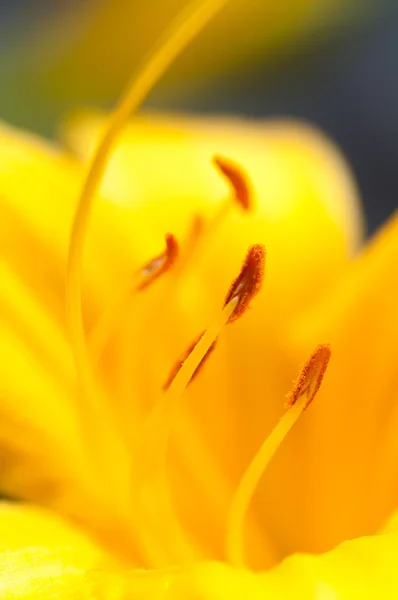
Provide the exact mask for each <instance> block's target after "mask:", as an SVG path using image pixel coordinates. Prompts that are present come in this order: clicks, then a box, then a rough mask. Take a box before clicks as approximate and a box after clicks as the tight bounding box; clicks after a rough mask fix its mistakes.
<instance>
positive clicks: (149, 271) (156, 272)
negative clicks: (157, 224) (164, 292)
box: [136, 233, 178, 291]
mask: <svg viewBox="0 0 398 600" xmlns="http://www.w3.org/2000/svg"><path fill="white" fill-rule="evenodd" d="M177 257H178V243H177V240H176V238H175V237H174V235H172V234H171V233H167V234H166V248H165V250H164V252H162V254H159V256H156V257H155V258H152V259H151V260H150V261H149V262H148V263H147V264H146V265H144V266H143V267H141V269H140V272H139V273H140V275H141V276H143V279H142V281H141V282H140V283H139V284H138V285H137V288H136V289H137V290H138V291H141V290H144V289H145V288H147V287H148V286H149V285H151V284H152V282H153V281H154V280H155V279H157V278H158V277H159V276H160V275H163V274H164V273H165V272H166V271H168V270H169V269H170V268H171V267H172V265H173V264H174V263H175V261H176V259H177Z"/></svg>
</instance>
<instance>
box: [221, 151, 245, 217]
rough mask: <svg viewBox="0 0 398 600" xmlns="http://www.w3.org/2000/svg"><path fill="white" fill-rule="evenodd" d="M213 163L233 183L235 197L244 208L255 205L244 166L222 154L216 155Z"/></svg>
mask: <svg viewBox="0 0 398 600" xmlns="http://www.w3.org/2000/svg"><path fill="white" fill-rule="evenodd" d="M213 163H214V165H215V166H216V167H217V169H218V170H219V171H220V173H221V174H222V175H224V177H226V179H228V181H229V183H230V184H231V185H232V188H233V192H234V196H235V199H236V200H237V202H238V203H239V204H240V206H241V207H242V208H243V210H251V208H252V206H253V201H252V192H251V186H250V183H249V178H248V176H247V174H246V173H245V172H244V171H243V169H242V167H240V166H239V165H237V164H236V163H234V162H233V161H231V160H230V159H228V158H224V157H222V156H215V157H214V158H213Z"/></svg>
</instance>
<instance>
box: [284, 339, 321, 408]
mask: <svg viewBox="0 0 398 600" xmlns="http://www.w3.org/2000/svg"><path fill="white" fill-rule="evenodd" d="M330 355H331V349H330V345H329V344H320V345H319V346H318V347H317V348H316V349H315V351H314V352H313V353H312V355H311V356H310V358H309V359H308V360H307V362H306V363H305V365H304V367H303V368H302V370H301V373H300V375H299V377H298V378H297V381H296V383H295V384H294V386H293V388H292V390H291V392H290V393H289V395H288V399H287V405H288V408H291V407H292V406H294V405H295V404H296V402H297V401H298V399H299V398H303V397H304V396H306V401H305V405H304V407H303V410H306V409H307V408H308V406H309V405H310V404H311V402H312V401H313V399H314V398H315V396H316V394H317V392H318V390H319V388H320V385H321V383H322V379H323V376H324V374H325V371H326V367H327V366H328V362H329V359H330Z"/></svg>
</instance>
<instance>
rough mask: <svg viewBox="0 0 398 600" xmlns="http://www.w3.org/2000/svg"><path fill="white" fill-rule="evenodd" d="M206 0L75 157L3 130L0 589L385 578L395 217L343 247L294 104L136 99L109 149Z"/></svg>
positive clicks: (34, 592)
mask: <svg viewBox="0 0 398 600" xmlns="http://www.w3.org/2000/svg"><path fill="white" fill-rule="evenodd" d="M216 4H217V3H215V2H214V1H213V0H211V1H209V2H207V3H204V4H203V6H201V7H200V8H199V9H198V10H196V9H197V7H196V8H195V12H193V13H192V14H190V15H188V18H187V20H184V21H183V22H182V23H179V24H177V26H176V28H175V30H174V32H172V35H171V37H168V38H167V39H166V45H165V46H161V47H160V48H159V49H157V50H156V51H155V53H154V54H153V56H152V58H151V59H150V60H149V62H148V63H147V64H146V65H145V66H144V68H143V71H141V73H140V74H139V76H138V77H137V79H135V80H134V83H133V85H132V87H131V88H129V90H128V92H127V95H126V97H125V99H124V100H123V101H122V102H121V104H120V106H119V108H118V109H117V110H116V111H115V113H114V114H113V115H112V116H111V118H110V119H106V120H105V121H104V120H103V118H102V117H101V116H98V115H97V116H95V115H92V116H91V117H89V118H79V119H75V120H74V121H72V122H70V123H69V124H68V126H66V127H65V131H64V132H63V135H64V139H65V140H66V142H67V144H68V146H69V149H70V150H73V151H74V152H73V153H72V152H69V153H67V152H66V151H64V150H61V149H59V148H54V147H52V146H50V145H46V144H45V143H44V142H43V141H41V140H38V139H35V138H34V137H32V136H28V135H25V134H22V133H17V132H15V131H12V130H10V129H7V128H6V127H5V126H3V127H2V130H1V136H0V153H1V156H0V158H1V162H0V165H1V167H0V168H1V170H2V171H1V172H2V174H3V177H2V178H1V184H0V186H1V187H0V198H1V202H0V211H1V220H0V222H1V237H0V242H1V255H2V261H1V263H0V265H1V270H0V277H1V287H0V289H1V294H0V309H1V317H2V318H1V329H0V344H1V346H0V348H1V351H2V361H1V376H0V382H1V404H0V410H1V415H2V420H1V427H0V440H1V454H0V456H1V459H2V462H1V466H2V469H1V476H0V487H1V489H2V491H3V493H5V494H7V495H9V496H12V497H14V498H16V499H18V500H19V502H18V503H6V502H4V503H3V504H2V505H1V508H0V540H1V542H0V569H1V574H0V590H1V598H2V599H4V600H8V599H15V598H30V599H34V598H37V599H38V598H41V599H42V598H51V597H57V598H61V599H71V598H76V599H77V598H79V599H85V598H87V599H88V598H103V599H104V600H108V599H109V600H111V599H112V600H113V599H115V598H116V599H119V598H120V599H127V598H134V599H137V598H138V599H139V598H143V599H144V598H145V599H147V598H149V599H150V598H155V597H156V598H166V599H170V600H178V599H181V600H182V599H183V598H197V599H203V600H213V599H214V600H216V599H220V600H224V598H241V597H246V596H247V597H249V598H252V599H254V598H267V597H270V598H287V597H291V598H302V599H306V598H308V599H330V598H334V599H345V598H347V599H348V598H350V599H352V598H361V599H363V598H375V597H380V596H381V597H383V598H392V597H395V596H396V594H397V591H398V581H397V578H396V576H395V561H396V556H397V552H398V538H397V533H396V531H397V527H396V519H394V511H395V509H396V500H397V498H396V491H395V488H396V485H395V483H396V441H395V437H396V436H395V432H396V418H397V414H396V407H395V405H394V400H395V398H394V394H395V388H396V368H395V354H396V346H397V342H396V340H397V333H398V332H397V319H396V315H395V312H396V304H397V297H398V281H397V271H396V263H397V255H398V221H397V217H393V219H392V220H391V222H390V223H389V224H388V225H387V226H386V227H385V228H384V230H383V231H381V232H380V233H379V234H378V236H377V237H376V238H375V240H372V241H371V242H370V244H369V246H368V247H367V248H366V249H364V250H361V251H360V252H359V253H358V246H359V245H360V242H361V229H362V228H361V222H360V216H359V210H358V205H357V198H356V192H355V186H354V185H353V183H352V181H351V177H350V175H349V173H348V170H347V168H346V166H345V164H344V161H343V160H342V158H341V157H340V155H339V153H338V151H337V150H336V149H335V148H334V147H333V146H332V144H331V143H330V142H328V141H327V140H325V139H324V138H323V136H322V135H321V134H320V133H318V132H316V131H314V130H312V129H311V128H310V127H308V126H305V125H299V124H293V123H286V122H275V123H267V124H258V123H256V124H254V123H250V122H247V123H244V122H240V121H235V122H234V121H232V120H225V121H222V122H221V121H219V120H217V121H213V120H211V119H208V120H200V119H196V120H195V119H188V118H174V119H172V118H166V117H161V116H148V117H140V118H136V119H134V120H133V121H132V122H131V123H130V125H129V126H128V128H127V130H126V132H125V133H124V135H123V136H122V137H121V139H120V143H119V145H118V147H117V149H116V151H115V153H114V155H113V156H112V158H111V159H110V153H111V151H112V147H113V144H114V141H115V138H116V135H117V134H118V133H119V131H120V129H121V127H122V126H123V124H124V122H125V120H126V119H127V118H128V114H129V110H130V109H131V108H133V107H134V106H136V105H137V104H138V102H139V101H140V100H141V99H142V97H143V96H144V95H145V93H146V92H147V91H148V89H150V87H151V85H152V84H153V82H154V81H155V80H156V78H157V77H158V76H159V75H160V74H161V72H162V71H163V70H164V68H165V67H166V66H167V64H168V63H169V62H170V61H171V60H172V58H173V57H174V56H175V55H176V54H177V52H178V51H179V50H180V49H181V48H182V47H183V46H184V45H185V44H186V43H187V42H188V41H189V39H190V38H191V37H192V36H193V35H194V34H195V32H196V30H197V29H199V28H200V26H201V25H203V24H204V23H205V22H206V20H207V19H208V18H209V17H210V16H211V13H212V11H213V10H214V9H215V8H216ZM219 4H220V5H221V4H222V0H220V2H219ZM101 132H102V133H101ZM99 138H100V140H101V141H100V142H99V144H98V143H97V142H98V139H99ZM94 147H96V151H94V156H91V155H92V152H93V149H94ZM215 153H216V155H217V156H216V159H215V166H216V169H214V170H212V168H211V166H210V160H211V158H212V156H214V154H215ZM90 156H91V161H92V162H91V165H92V166H91V167H90V168H88V169H86V171H87V173H86V177H85V184H84V186H83V191H82V192H81V194H80V201H79V203H78V206H77V210H76V213H75V215H74V209H75V206H74V198H75V197H76V196H77V194H78V188H79V183H80V180H81V177H82V175H83V174H84V170H85V167H84V163H85V161H86V160H87V159H88V158H89V157H90ZM224 156H228V158H224ZM77 157H79V158H77ZM229 157H233V160H231V158H229ZM107 166H108V169H107V172H106V176H105V178H104V180H103V182H102V188H101V189H100V190H98V187H99V185H100V183H101V177H102V174H103V170H104V169H105V167H107ZM217 170H218V173H217ZM213 171H214V172H213ZM246 171H247V173H246ZM220 175H222V176H223V178H224V179H226V181H227V183H228V184H229V186H230V190H231V192H230V194H229V195H228V196H227V197H226V199H225V200H220V198H222V195H223V194H225V182H223V181H222V178H221V177H220ZM223 186H224V187H223ZM94 200H95V202H94ZM165 234H166V250H165V251H164V250H162V249H161V244H162V243H163V242H161V240H162V239H163V238H164V235H165ZM264 246H266V248H267V258H266V262H265V279H264V284H263V289H262V290H260V286H261V283H262V277H263V268H264V257H265V251H264ZM248 248H249V251H248ZM68 249H69V250H68ZM83 250H84V253H83ZM246 253H247V254H246ZM83 254H84V256H83ZM245 254H246V260H245V262H244V263H243V267H242V261H243V260H244V257H245ZM83 258H84V260H83ZM65 273H66V290H67V294H66V311H65V299H64V279H65ZM231 284H232V285H231ZM254 296H255V297H254ZM82 300H83V304H82V303H81V301H82ZM249 304H250V305H252V310H250V311H249V310H248V308H249ZM238 313H239V314H238ZM238 316H239V317H240V318H239V319H237V317H238ZM209 324H210V325H209ZM202 332H204V333H202ZM198 335H199V338H198ZM194 340H195V343H194V344H192V342H193V341H194ZM215 342H217V344H216V345H215V346H214V343H215ZM329 343H330V344H331V346H332V348H333V357H332V359H331V361H330V367H329V366H328V362H329V356H330V346H329ZM187 348H189V350H188V351H187ZM181 356H182V358H181V359H179V357H181ZM203 362H205V365H204V368H203V369H202V370H201V372H200V374H198V368H199V367H200V366H203V365H202V363H203ZM300 364H304V367H302V368H301V371H300ZM326 367H328V369H327V372H326V376H325V379H324V381H323V382H322V378H323V375H324V372H325V369H326ZM195 374H197V375H198V376H197V377H196V378H195V381H192V383H191V385H189V384H190V382H191V380H192V379H193V377H194V376H195ZM294 378H297V381H296V383H295V384H294V386H293V388H292V384H291V382H292V380H293V379H294ZM321 383H322V386H321V389H319V387H320V385H321ZM188 385H189V387H188ZM162 386H163V389H162ZM186 388H187V389H186ZM290 388H292V391H291V392H290V395H289V398H288V403H287V404H288V406H287V408H286V407H285V404H286V400H285V398H284V397H285V395H286V392H288V390H289V389H290ZM315 396H316V398H315ZM312 401H313V402H312ZM310 402H312V404H311V407H309V403H310ZM306 408H308V410H307V411H305V413H304V414H302V413H303V411H304V409H306ZM281 415H282V416H281ZM297 421H298V422H297ZM290 429H291V431H290ZM279 446H280V448H279ZM22 501H25V502H26V503H27V504H22ZM35 505H36V507H35ZM39 506H41V508H38V507H39ZM388 522H389V524H387V523H388Z"/></svg>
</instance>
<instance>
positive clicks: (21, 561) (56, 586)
mask: <svg viewBox="0 0 398 600" xmlns="http://www.w3.org/2000/svg"><path fill="white" fill-rule="evenodd" d="M105 565H108V566H110V565H112V562H111V561H110V559H108V558H107V557H106V555H105V554H104V553H103V552H102V551H101V550H100V549H99V548H98V547H97V546H96V545H95V544H94V543H93V542H92V541H91V540H90V539H89V538H87V537H85V535H84V534H83V533H82V532H81V531H79V530H78V529H76V528H74V527H73V526H72V525H71V524H69V523H67V522H66V521H63V520H62V519H61V518H60V517H58V516H57V515H55V514H52V513H49V512H47V511H45V510H44V509H39V508H34V507H28V506H22V505H16V504H7V503H2V504H0V595H1V598H2V599H4V600H11V599H12V600H14V599H17V598H21V599H22V598H29V599H37V600H38V599H39V598H40V599H43V600H44V599H46V598H50V597H51V598H53V597H57V598H60V599H61V598H62V599H63V598H65V600H66V599H68V600H69V599H72V598H76V599H78V598H79V599H80V598H90V597H92V596H90V595H89V592H90V591H91V590H92V584H90V585H89V584H88V583H87V582H86V571H87V570H88V569H90V570H93V569H98V568H100V567H102V568H103V567H104V566H105ZM54 594H56V596H54Z"/></svg>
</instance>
